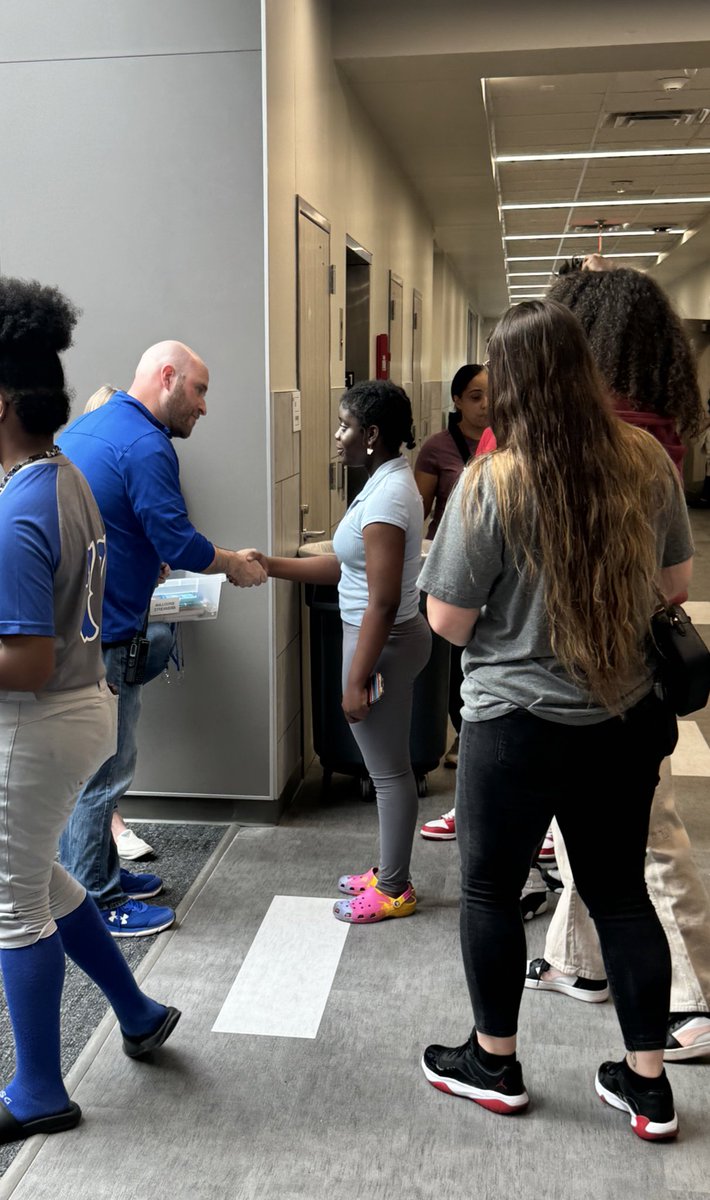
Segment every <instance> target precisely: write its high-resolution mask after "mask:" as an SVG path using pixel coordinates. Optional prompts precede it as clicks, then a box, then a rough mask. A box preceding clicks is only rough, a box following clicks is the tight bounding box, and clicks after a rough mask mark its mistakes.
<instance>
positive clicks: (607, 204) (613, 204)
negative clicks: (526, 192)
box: [501, 196, 710, 212]
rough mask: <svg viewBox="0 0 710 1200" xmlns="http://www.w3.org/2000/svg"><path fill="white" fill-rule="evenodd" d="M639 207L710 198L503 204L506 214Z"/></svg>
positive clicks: (709, 201) (700, 201)
mask: <svg viewBox="0 0 710 1200" xmlns="http://www.w3.org/2000/svg"><path fill="white" fill-rule="evenodd" d="M629 204H632V205H637V206H638V207H639V208H642V207H644V206H646V205H649V204H710V196H666V197H664V198H663V199H661V198H660V197H655V196H635V197H634V198H633V199H630V200H551V201H546V202H545V203H544V204H501V208H502V209H504V210H505V211H506V212H512V211H513V210H520V209H537V208H619V207H621V206H622V205H629Z"/></svg>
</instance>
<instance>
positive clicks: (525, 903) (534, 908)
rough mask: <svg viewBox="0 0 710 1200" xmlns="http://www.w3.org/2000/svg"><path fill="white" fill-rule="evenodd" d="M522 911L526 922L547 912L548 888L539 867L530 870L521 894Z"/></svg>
mask: <svg viewBox="0 0 710 1200" xmlns="http://www.w3.org/2000/svg"><path fill="white" fill-rule="evenodd" d="M520 911H521V912H522V914H523V920H524V921H532V919H533V917H539V916H541V915H542V913H545V912H547V888H546V886H545V881H544V879H543V878H542V875H541V874H540V872H539V870H538V868H537V867H532V868H531V869H530V874H529V875H528V877H527V880H526V883H525V887H524V888H523V890H522V892H521V893H520Z"/></svg>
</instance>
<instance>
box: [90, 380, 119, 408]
mask: <svg viewBox="0 0 710 1200" xmlns="http://www.w3.org/2000/svg"><path fill="white" fill-rule="evenodd" d="M117 391H118V388H115V387H111V386H110V385H109V384H108V383H102V384H101V387H100V388H97V389H96V391H95V392H94V393H93V395H91V396H89V399H88V400H87V401H86V404H85V405H84V412H85V413H88V412H93V411H94V409H97V408H101V406H102V405H104V404H105V403H106V401H107V400H110V399H111V397H112V396H115V394H116V392H117Z"/></svg>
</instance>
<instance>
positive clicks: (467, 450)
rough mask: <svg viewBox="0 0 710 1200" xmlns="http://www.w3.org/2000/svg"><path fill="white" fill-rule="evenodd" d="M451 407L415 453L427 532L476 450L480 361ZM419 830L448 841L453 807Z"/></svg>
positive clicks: (484, 418)
mask: <svg viewBox="0 0 710 1200" xmlns="http://www.w3.org/2000/svg"><path fill="white" fill-rule="evenodd" d="M451 399H452V401H453V404H454V411H453V412H452V413H450V414H449V424H448V428H447V429H442V430H441V431H440V432H439V433H434V434H432V436H431V437H430V438H427V440H426V441H425V443H424V445H423V446H422V448H421V450H420V451H419V454H418V456H417V461H416V463H415V466H414V478H415V480H416V484H417V487H418V488H419V491H420V492H421V496H422V500H423V501H424V516H425V518H426V517H428V516H429V515H430V514H431V513H432V508H433V510H434V511H433V514H432V516H431V520H430V522H429V528H428V529H427V537H428V538H433V537H434V534H435V533H436V531H437V529H438V528H439V522H440V521H441V518H442V517H443V515H444V509H445V508H446V502H447V500H448V498H449V496H450V495H451V492H452V490H453V487H454V484H455V483H456V480H457V479H458V477H459V475H460V474H461V472H462V471H463V469H464V466H465V464H466V463H467V462H468V460H469V458H472V457H473V455H474V454H475V453H476V447H477V446H478V442H479V438H480V436H481V434H482V433H483V430H484V429H485V428H486V426H487V424H488V371H487V370H486V368H485V367H483V366H481V365H480V363H466V364H465V365H464V366H463V367H459V369H458V371H457V372H456V374H455V375H454V378H453V379H452V381H451ZM461 682H462V676H461V651H460V650H459V649H458V648H457V647H456V646H452V647H451V667H450V670H449V717H450V718H451V724H452V725H453V727H454V729H455V730H456V740H455V741H454V743H453V745H452V746H451V747H450V748H449V750H448V751H447V753H446V757H445V759H444V763H445V765H446V766H447V767H455V766H456V763H457V761H458V750H459V746H458V742H459V739H458V734H459V730H460V729H461ZM421 832H422V836H423V837H427V838H433V839H436V840H438V841H442V840H443V841H448V840H451V839H452V838H454V837H455V836H456V827H455V824H454V813H453V810H452V811H451V812H450V813H444V815H443V816H442V817H440V818H437V820H436V821H428V822H427V824H426V825H425V826H424V827H423V828H422V831H421Z"/></svg>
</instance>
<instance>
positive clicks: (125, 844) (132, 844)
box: [116, 829, 153, 861]
mask: <svg viewBox="0 0 710 1200" xmlns="http://www.w3.org/2000/svg"><path fill="white" fill-rule="evenodd" d="M116 849H117V850H118V856H119V858H125V859H128V860H129V861H130V860H131V859H136V858H150V857H151V855H152V854H153V847H152V846H149V845H148V843H147V842H144V841H143V838H139V837H138V835H137V834H136V833H134V832H133V830H132V829H125V830H124V831H123V833H119V835H118V837H117V838H116Z"/></svg>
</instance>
